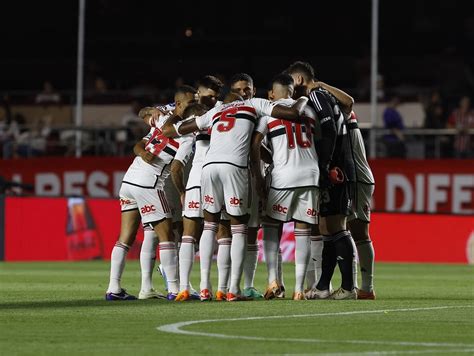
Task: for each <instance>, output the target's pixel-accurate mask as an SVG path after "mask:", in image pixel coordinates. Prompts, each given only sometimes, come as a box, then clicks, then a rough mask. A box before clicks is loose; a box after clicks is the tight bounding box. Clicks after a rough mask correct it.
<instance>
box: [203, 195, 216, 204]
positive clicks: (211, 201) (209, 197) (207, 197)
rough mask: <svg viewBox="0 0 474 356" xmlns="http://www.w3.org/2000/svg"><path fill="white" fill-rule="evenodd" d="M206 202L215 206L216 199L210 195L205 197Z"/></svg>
mask: <svg viewBox="0 0 474 356" xmlns="http://www.w3.org/2000/svg"><path fill="white" fill-rule="evenodd" d="M204 201H205V202H206V203H208V204H214V197H211V196H210V195H205V196H204Z"/></svg>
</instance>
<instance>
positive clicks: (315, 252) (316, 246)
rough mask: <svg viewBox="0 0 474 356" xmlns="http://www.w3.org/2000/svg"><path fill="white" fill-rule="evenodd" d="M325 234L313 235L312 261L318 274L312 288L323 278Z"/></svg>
mask: <svg viewBox="0 0 474 356" xmlns="http://www.w3.org/2000/svg"><path fill="white" fill-rule="evenodd" d="M323 246H324V243H323V236H322V235H319V236H311V260H310V263H311V262H312V264H313V265H314V270H315V272H316V273H315V274H316V281H315V283H313V285H312V286H311V288H315V287H316V285H317V284H318V282H319V278H321V272H322V262H323Z"/></svg>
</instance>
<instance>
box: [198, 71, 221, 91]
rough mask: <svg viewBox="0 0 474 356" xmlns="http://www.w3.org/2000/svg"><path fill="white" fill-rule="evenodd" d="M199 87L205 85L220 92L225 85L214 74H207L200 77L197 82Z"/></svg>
mask: <svg viewBox="0 0 474 356" xmlns="http://www.w3.org/2000/svg"><path fill="white" fill-rule="evenodd" d="M197 85H198V87H199V86H203V87H206V88H209V89H212V90H214V91H215V92H216V93H217V94H219V93H220V92H221V90H222V88H223V87H224V84H223V83H222V82H221V81H220V80H219V79H218V78H216V77H214V76H213V75H206V76H204V77H202V78H201V79H199V81H198V83H197Z"/></svg>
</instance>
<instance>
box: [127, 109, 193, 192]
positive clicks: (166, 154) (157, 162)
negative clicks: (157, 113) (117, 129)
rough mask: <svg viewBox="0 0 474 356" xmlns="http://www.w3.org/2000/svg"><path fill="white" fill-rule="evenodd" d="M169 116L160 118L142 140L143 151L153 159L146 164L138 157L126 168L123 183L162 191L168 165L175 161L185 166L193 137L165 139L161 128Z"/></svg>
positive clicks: (168, 168) (189, 154)
mask: <svg viewBox="0 0 474 356" xmlns="http://www.w3.org/2000/svg"><path fill="white" fill-rule="evenodd" d="M169 117H170V116H169V115H165V116H161V117H160V120H159V122H158V123H157V127H151V129H150V132H149V133H148V134H147V135H146V136H145V137H144V138H143V139H144V140H147V143H146V144H145V150H147V151H149V152H151V153H152V154H153V155H154V156H155V158H154V159H153V161H152V162H151V163H146V162H145V161H143V159H142V158H141V157H139V156H137V157H135V159H134V161H133V162H132V164H131V165H130V167H129V168H128V170H127V172H126V173H125V176H124V178H123V182H124V183H128V184H132V185H136V186H139V187H143V188H157V189H163V186H164V181H165V179H166V178H167V177H168V175H169V173H170V163H171V161H173V159H177V160H179V161H181V162H182V163H183V165H185V164H186V163H187V162H188V160H189V157H190V156H191V153H192V146H193V141H194V139H193V135H184V136H181V137H179V138H176V139H171V138H167V137H165V136H164V135H163V134H162V132H161V129H160V128H161V127H162V126H163V124H164V123H165V122H166V120H168V119H169Z"/></svg>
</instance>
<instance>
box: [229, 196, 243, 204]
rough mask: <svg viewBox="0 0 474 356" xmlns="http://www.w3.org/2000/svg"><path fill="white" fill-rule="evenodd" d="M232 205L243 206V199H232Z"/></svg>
mask: <svg viewBox="0 0 474 356" xmlns="http://www.w3.org/2000/svg"><path fill="white" fill-rule="evenodd" d="M230 205H236V206H237V205H242V199H239V198H236V197H232V198H230Z"/></svg>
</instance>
